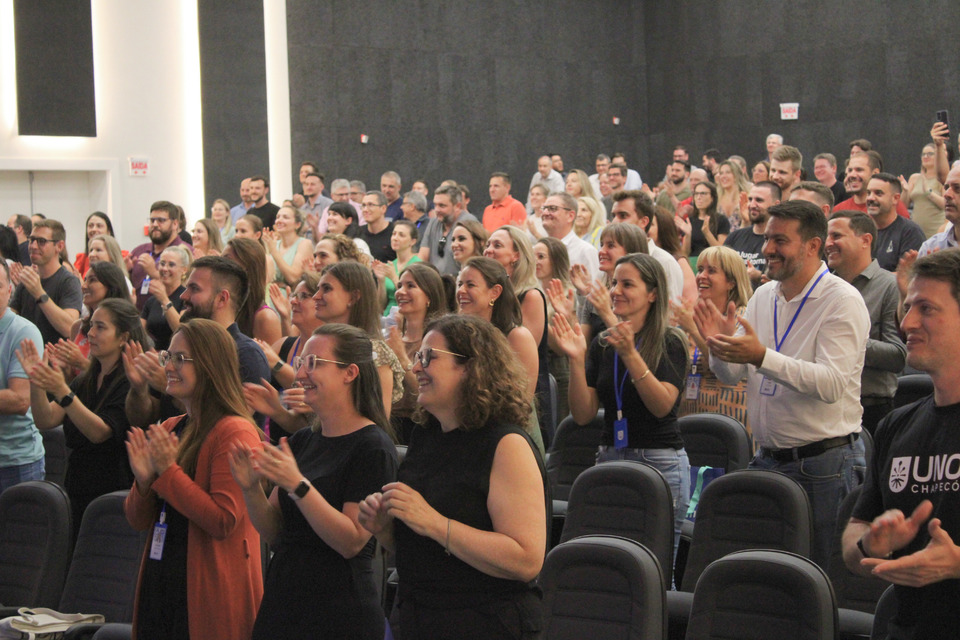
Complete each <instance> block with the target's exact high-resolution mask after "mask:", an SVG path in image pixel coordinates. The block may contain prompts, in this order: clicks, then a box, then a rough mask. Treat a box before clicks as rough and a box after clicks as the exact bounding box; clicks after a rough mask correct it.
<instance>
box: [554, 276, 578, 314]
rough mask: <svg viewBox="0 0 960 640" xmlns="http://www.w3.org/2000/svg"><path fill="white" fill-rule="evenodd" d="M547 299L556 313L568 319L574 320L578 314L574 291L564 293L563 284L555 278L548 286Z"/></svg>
mask: <svg viewBox="0 0 960 640" xmlns="http://www.w3.org/2000/svg"><path fill="white" fill-rule="evenodd" d="M547 297H548V298H549V299H550V305H551V306H552V307H553V310H554V311H555V312H556V313H558V314H560V315H562V316H566V317H568V318H572V317H573V316H574V314H575V313H576V307H577V303H576V300H575V298H574V297H573V290H569V291H564V290H563V283H562V282H560V280H558V279H557V278H553V279H552V280H550V282H549V283H548V284H547Z"/></svg>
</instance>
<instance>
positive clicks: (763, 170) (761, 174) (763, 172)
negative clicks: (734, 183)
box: [752, 162, 770, 184]
mask: <svg viewBox="0 0 960 640" xmlns="http://www.w3.org/2000/svg"><path fill="white" fill-rule="evenodd" d="M752 173H753V184H757V183H758V182H764V181H766V180H769V179H770V174H769V172H767V167H766V165H764V164H762V163H760V162H758V163H757V164H756V165H755V166H754V167H753V171H752Z"/></svg>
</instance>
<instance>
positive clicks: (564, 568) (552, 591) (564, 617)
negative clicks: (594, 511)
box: [540, 536, 666, 640]
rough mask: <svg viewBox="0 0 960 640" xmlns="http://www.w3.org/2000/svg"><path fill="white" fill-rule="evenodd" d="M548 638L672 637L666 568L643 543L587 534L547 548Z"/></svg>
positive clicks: (545, 619) (544, 579) (545, 617)
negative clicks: (668, 624) (668, 632)
mask: <svg viewBox="0 0 960 640" xmlns="http://www.w3.org/2000/svg"><path fill="white" fill-rule="evenodd" d="M540 584H541V585H542V587H543V623H544V632H543V638H544V640H582V639H584V638H588V639H589V640H607V639H611V640H612V639H621V638H624V639H626V638H630V639H635V640H656V639H658V638H659V639H663V638H665V637H666V635H665V634H666V607H665V606H664V588H663V584H664V581H663V572H662V571H661V568H660V563H659V562H658V561H657V558H656V556H655V555H654V554H653V553H652V552H651V551H650V550H649V549H647V548H646V547H644V546H643V545H641V544H639V543H637V542H635V541H633V540H627V539H625V538H619V537H615V536H584V537H580V538H575V539H573V540H569V541H567V542H564V543H562V544H560V545H558V546H557V547H555V548H554V549H552V550H551V551H550V553H548V554H547V558H546V560H545V561H544V564H543V571H542V572H541V574H540Z"/></svg>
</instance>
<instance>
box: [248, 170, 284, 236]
mask: <svg viewBox="0 0 960 640" xmlns="http://www.w3.org/2000/svg"><path fill="white" fill-rule="evenodd" d="M269 193H270V181H269V180H267V179H266V178H265V177H264V176H253V177H252V178H250V199H251V200H253V206H252V207H251V208H250V210H249V211H247V213H249V214H252V215H255V216H257V217H258V218H260V219H261V220H262V221H263V226H264V227H268V228H271V229H272V228H273V223H274V222H276V220H277V211H280V207H278V206H277V205H275V204H273V203H272V202H270V198H269V197H268V195H269Z"/></svg>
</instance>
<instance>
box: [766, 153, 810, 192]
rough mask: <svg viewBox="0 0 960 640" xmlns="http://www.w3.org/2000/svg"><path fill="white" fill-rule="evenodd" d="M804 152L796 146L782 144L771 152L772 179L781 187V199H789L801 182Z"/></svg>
mask: <svg viewBox="0 0 960 640" xmlns="http://www.w3.org/2000/svg"><path fill="white" fill-rule="evenodd" d="M802 168H803V154H801V153H800V150H799V149H797V148H796V147H791V146H790V145H788V144H784V145H780V146H778V147H777V148H776V149H774V151H773V153H771V154H770V181H771V182H776V183H777V186H778V187H780V194H781V197H780V199H781V200H789V199H790V192H791V191H793V189H794V187H796V186H797V183H799V182H800V173H801V169H802Z"/></svg>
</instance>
